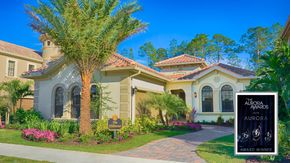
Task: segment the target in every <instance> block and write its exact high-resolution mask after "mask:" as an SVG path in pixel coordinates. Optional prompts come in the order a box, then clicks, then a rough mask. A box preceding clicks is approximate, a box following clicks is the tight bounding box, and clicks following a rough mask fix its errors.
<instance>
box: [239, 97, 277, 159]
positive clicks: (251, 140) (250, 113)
mask: <svg viewBox="0 0 290 163" xmlns="http://www.w3.org/2000/svg"><path fill="white" fill-rule="evenodd" d="M277 99H278V97H277V93H252V92H251V93H249V92H243V93H236V109H235V154H236V155H276V154H277V153H278V151H277V150H278V149H277V147H278V142H277V120H278V116H277V109H278V108H277V105H278V100H277Z"/></svg>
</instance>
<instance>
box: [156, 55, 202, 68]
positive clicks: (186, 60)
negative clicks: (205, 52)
mask: <svg viewBox="0 0 290 163" xmlns="http://www.w3.org/2000/svg"><path fill="white" fill-rule="evenodd" d="M201 62H204V59H202V58H198V57H195V56H191V55H188V54H182V55H179V56H176V57H173V58H169V59H165V60H163V61H160V62H157V63H155V66H156V67H162V66H168V65H180V64H194V63H201Z"/></svg>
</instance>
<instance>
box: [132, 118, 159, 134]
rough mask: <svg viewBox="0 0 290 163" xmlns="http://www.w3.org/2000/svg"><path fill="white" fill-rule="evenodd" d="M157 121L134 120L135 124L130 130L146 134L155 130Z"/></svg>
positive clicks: (147, 119)
mask: <svg viewBox="0 0 290 163" xmlns="http://www.w3.org/2000/svg"><path fill="white" fill-rule="evenodd" d="M157 126H158V121H157V120H156V119H154V118H149V117H142V118H136V120H135V123H134V124H133V126H132V130H133V132H135V133H138V134H140V133H148V132H152V131H154V130H156V129H157Z"/></svg>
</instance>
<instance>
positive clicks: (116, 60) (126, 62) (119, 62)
mask: <svg viewBox="0 0 290 163" xmlns="http://www.w3.org/2000/svg"><path fill="white" fill-rule="evenodd" d="M130 66H136V67H138V68H140V69H143V70H146V71H149V72H151V73H153V74H155V75H159V76H162V77H164V78H167V79H169V78H168V77H167V76H166V75H163V74H161V73H159V72H158V71H156V70H154V69H152V68H149V67H147V66H145V65H142V64H140V63H138V62H136V61H133V60H131V59H129V58H126V57H124V56H122V55H120V54H117V53H115V54H113V55H112V56H111V58H110V59H109V60H108V61H107V63H106V64H105V68H107V67H130Z"/></svg>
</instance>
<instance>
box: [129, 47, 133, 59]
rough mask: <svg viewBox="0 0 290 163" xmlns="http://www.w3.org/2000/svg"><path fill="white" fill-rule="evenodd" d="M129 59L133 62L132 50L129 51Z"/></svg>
mask: <svg viewBox="0 0 290 163" xmlns="http://www.w3.org/2000/svg"><path fill="white" fill-rule="evenodd" d="M129 58H130V59H132V60H134V52H133V48H130V49H129Z"/></svg>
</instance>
